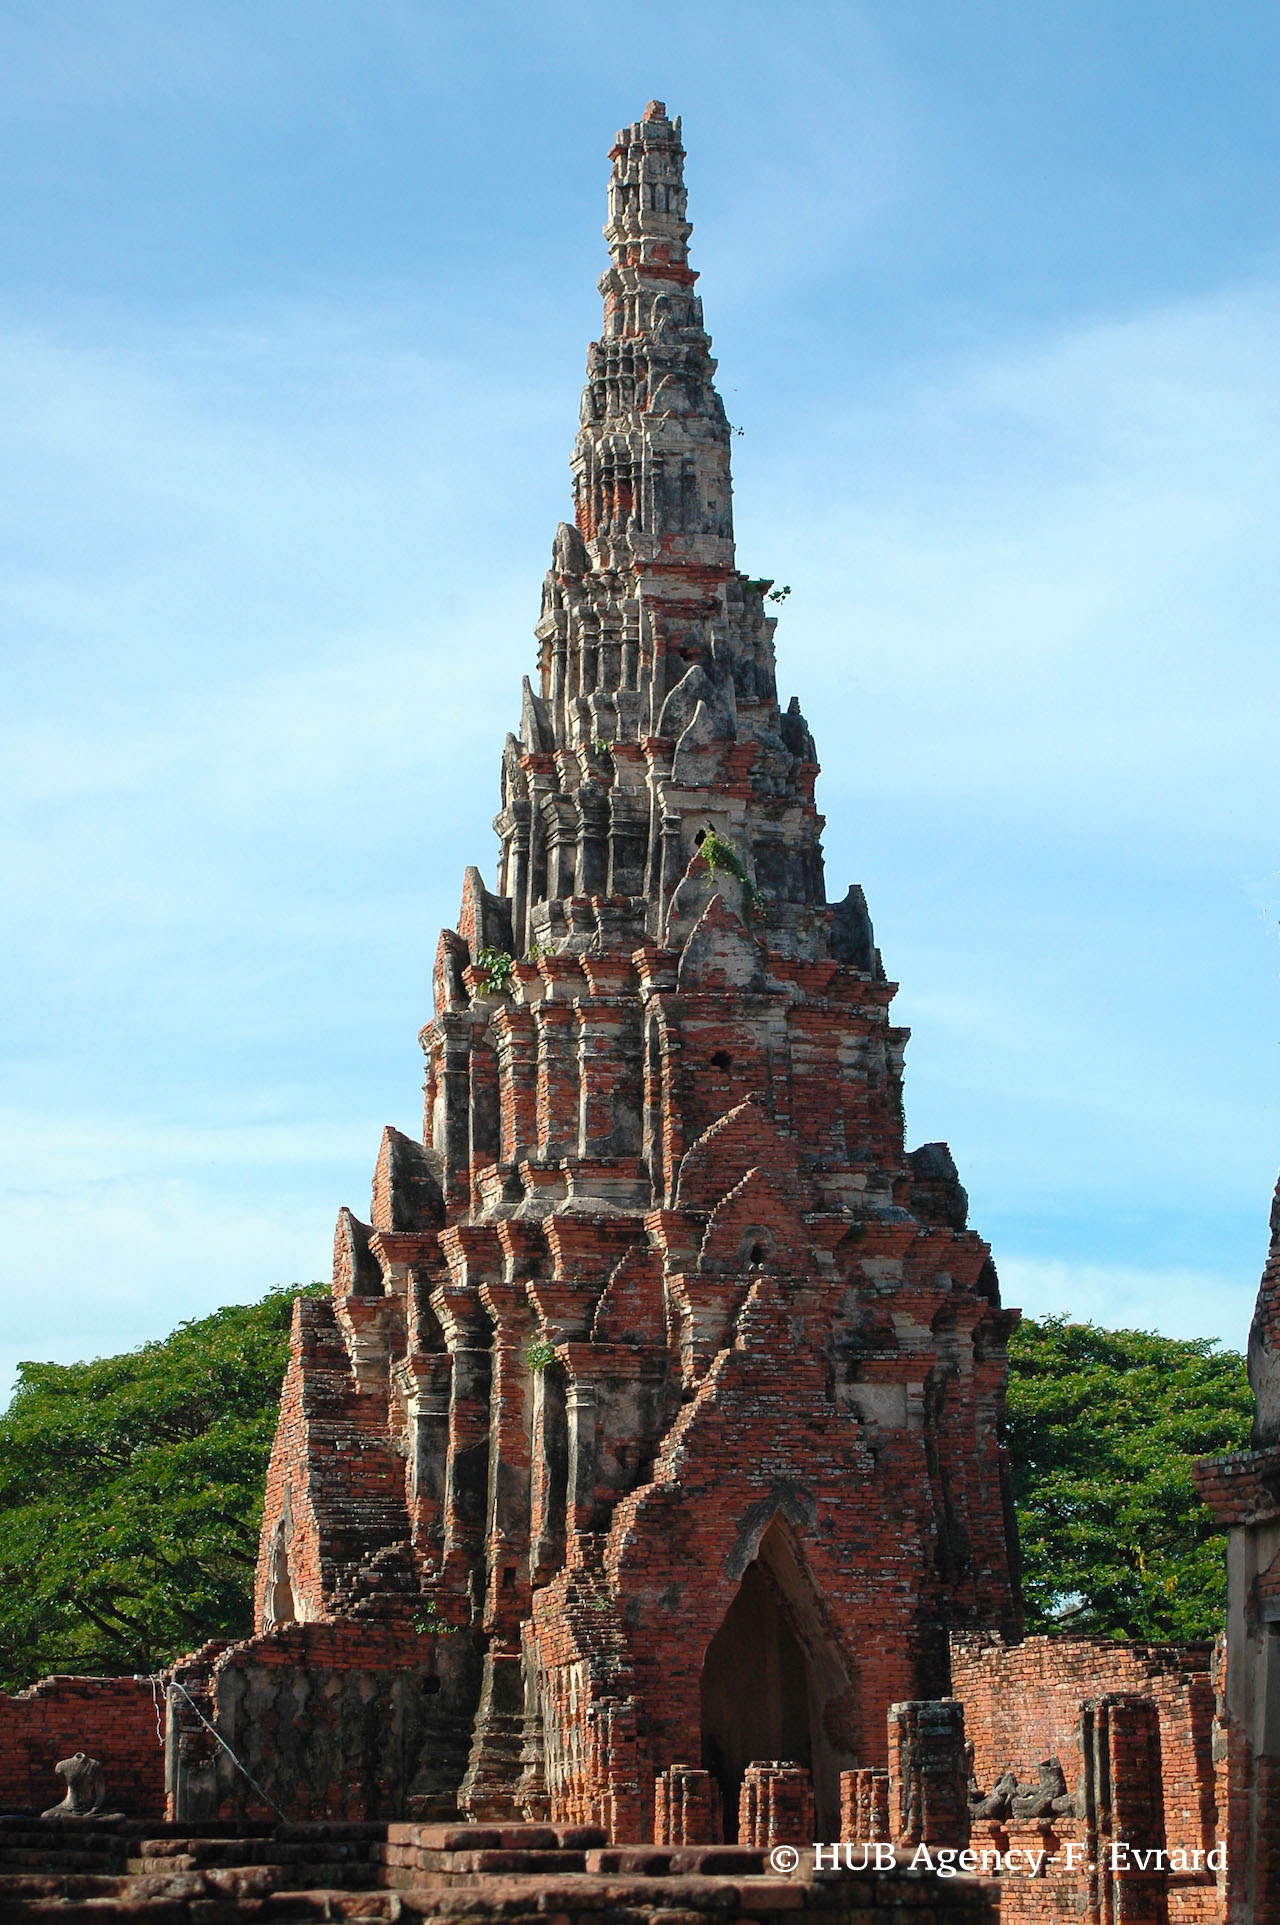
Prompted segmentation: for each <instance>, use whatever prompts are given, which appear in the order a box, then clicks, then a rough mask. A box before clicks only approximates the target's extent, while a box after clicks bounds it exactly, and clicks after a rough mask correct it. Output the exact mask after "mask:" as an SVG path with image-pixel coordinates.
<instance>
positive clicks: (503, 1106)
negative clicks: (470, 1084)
mask: <svg viewBox="0 0 1280 1925" xmlns="http://www.w3.org/2000/svg"><path fill="white" fill-rule="evenodd" d="M493 1035H494V1042H495V1044H496V1046H497V1052H498V1161H499V1162H500V1163H518V1162H519V1161H520V1159H521V1157H524V1156H527V1155H528V1154H529V1152H530V1150H531V1149H532V1148H533V1146H534V1144H535V1143H536V1142H537V1140H538V1069H537V1057H538V1042H537V1037H536V1035H535V1033H534V1022H533V1011H532V1009H530V1008H529V1007H528V1006H527V1005H526V1004H524V1003H508V1004H507V1005H506V1007H505V1008H503V1009H500V1010H499V1011H498V1012H497V1014H496V1015H495V1016H494V1019H493Z"/></svg>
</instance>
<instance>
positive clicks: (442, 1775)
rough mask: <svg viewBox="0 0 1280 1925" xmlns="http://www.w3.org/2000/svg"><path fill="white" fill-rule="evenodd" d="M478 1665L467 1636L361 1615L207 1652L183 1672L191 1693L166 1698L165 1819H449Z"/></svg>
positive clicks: (179, 1670) (179, 1674) (177, 1675)
mask: <svg viewBox="0 0 1280 1925" xmlns="http://www.w3.org/2000/svg"><path fill="white" fill-rule="evenodd" d="M477 1669H478V1667H477V1661H476V1658H475V1654H474V1651H473V1648H472V1646H471V1644H470V1641H469V1640H467V1639H464V1638H462V1637H458V1636H451V1635H448V1634H446V1635H436V1634H433V1633H432V1632H431V1631H429V1630H418V1629H416V1628H415V1627H414V1625H413V1624H411V1623H408V1622H404V1621H400V1622H398V1623H397V1622H388V1621H386V1620H382V1621H378V1620H377V1619H374V1618H368V1619H362V1618H359V1617H352V1618H348V1619H345V1620H340V1621H336V1622H330V1623H326V1624H293V1625H288V1626H284V1627H282V1628H280V1629H277V1630H274V1631H271V1632H269V1633H267V1634H266V1635H265V1636H262V1637H256V1638H249V1639H247V1640H246V1641H245V1642H244V1643H242V1644H233V1645H230V1646H226V1647H217V1646H215V1647H212V1652H211V1653H198V1654H196V1656H195V1657H194V1658H192V1659H189V1660H185V1661H184V1662H183V1663H181V1664H179V1665H177V1666H176V1667H175V1669H174V1672H173V1678H174V1681H175V1685H177V1686H181V1687H183V1688H184V1689H185V1691H186V1693H188V1694H189V1697H184V1695H183V1691H182V1690H175V1689H171V1691H170V1696H169V1720H170V1723H169V1751H170V1757H171V1759H172V1760H173V1764H172V1766H171V1773H170V1784H169V1815H170V1817H172V1818H177V1819H184V1820H195V1821H205V1820H209V1819H220V1820H230V1821H238V1820H242V1819H249V1818H251V1819H255V1820H260V1819H262V1818H270V1817H271V1816H272V1815H273V1809H274V1811H275V1812H276V1813H277V1814H278V1815H283V1816H286V1817H288V1818H290V1819H302V1820H305V1819H378V1818H402V1817H435V1816H437V1815H450V1816H451V1815H452V1814H453V1811H454V1809H455V1804H456V1789H457V1785H458V1781H459V1780H460V1778H461V1776H462V1772H463V1768H464V1766H465V1763H466V1754H467V1744H468V1740H469V1737H470V1730H471V1720H472V1718H473V1716H474V1712H475V1702H476V1692H477ZM192 1701H194V1704H193V1703H192ZM197 1707H198V1712H197ZM198 1713H203V1715H204V1717H206V1718H208V1719H210V1720H211V1721H212V1722H213V1723H215V1724H216V1726H217V1729H218V1732H219V1734H220V1736H221V1737H222V1738H223V1739H224V1740H225V1742H226V1744H227V1745H229V1746H230V1747H231V1750H232V1751H233V1752H234V1753H235V1755H236V1757H237V1758H238V1759H239V1761H240V1764H241V1765H242V1766H243V1767H244V1771H240V1770H238V1769H237V1767H236V1765H235V1764H234V1763H233V1761H232V1759H231V1758H230V1757H228V1755H227V1753H226V1751H225V1750H224V1749H223V1748H222V1746H220V1745H219V1744H218V1743H217V1742H216V1741H215V1740H214V1739H213V1737H212V1736H211V1735H210V1734H209V1733H208V1731H207V1730H206V1729H205V1728H204V1727H203V1725H202V1724H201V1722H200V1717H199V1715H198ZM245 1772H247V1773H248V1774H249V1776H248V1778H247V1777H246V1776H245ZM249 1778H252V1779H253V1780H254V1781H255V1784H256V1786H257V1787H259V1788H260V1790H261V1791H262V1792H263V1793H265V1800H264V1799H263V1798H262V1797H259V1796H258V1795H257V1792H256V1791H255V1788H254V1785H251V1784H250V1783H249Z"/></svg>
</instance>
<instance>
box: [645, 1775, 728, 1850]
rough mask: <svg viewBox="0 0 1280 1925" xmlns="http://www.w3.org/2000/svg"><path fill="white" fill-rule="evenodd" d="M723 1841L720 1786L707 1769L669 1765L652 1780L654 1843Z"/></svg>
mask: <svg viewBox="0 0 1280 1925" xmlns="http://www.w3.org/2000/svg"><path fill="white" fill-rule="evenodd" d="M723 1840H724V1820H723V1818H722V1816H721V1811H720V1787H719V1785H718V1784H717V1783H716V1781H715V1779H714V1778H713V1777H712V1776H711V1773H710V1772H709V1771H699V1770H697V1769H696V1768H695V1766H693V1765H672V1766H671V1767H670V1769H669V1770H667V1771H660V1772H659V1773H658V1776H657V1777H656V1778H655V1779H654V1781H653V1842H654V1844H655V1845H719V1844H721V1843H722V1842H723Z"/></svg>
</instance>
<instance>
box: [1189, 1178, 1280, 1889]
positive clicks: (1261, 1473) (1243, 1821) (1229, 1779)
mask: <svg viewBox="0 0 1280 1925" xmlns="http://www.w3.org/2000/svg"><path fill="white" fill-rule="evenodd" d="M1249 1382H1250V1385H1251V1386H1252V1389H1253V1394H1254V1397H1255V1398H1256V1400H1257V1413H1256V1415H1255V1417H1254V1424H1253V1436H1252V1438H1251V1440H1250V1442H1251V1444H1252V1448H1251V1449H1250V1450H1247V1451H1237V1452H1236V1453H1234V1454H1233V1455H1232V1456H1230V1457H1218V1458H1213V1459H1210V1460H1208V1461H1207V1462H1205V1463H1202V1464H1198V1465H1197V1466H1196V1482H1197V1484H1198V1486H1199V1489H1200V1494H1201V1496H1202V1497H1203V1498H1204V1500H1205V1502H1206V1503H1207V1504H1208V1505H1209V1506H1210V1508H1211V1509H1212V1510H1213V1512H1214V1515H1215V1517H1216V1519H1217V1523H1218V1527H1219V1529H1220V1530H1223V1531H1225V1532H1226V1533H1227V1544H1228V1549H1227V1582H1228V1596H1227V1628H1226V1663H1225V1666H1224V1667H1223V1671H1222V1674H1221V1676H1220V1679H1219V1687H1220V1688H1219V1696H1218V1719H1217V1729H1216V1740H1217V1749H1218V1753H1219V1760H1220V1790H1219V1796H1220V1800H1221V1802H1222V1804H1223V1805H1224V1807H1225V1816H1226V1835H1227V1845H1228V1852H1227V1869H1226V1873H1225V1877H1224V1880H1223V1884H1224V1894H1225V1900H1226V1907H1227V1917H1228V1919H1229V1920H1230V1921H1231V1925H1247V1921H1251V1920H1253V1919H1255V1918H1256V1919H1261V1918H1268V1917H1271V1916H1280V1184H1277V1186H1276V1192H1275V1196H1274V1198H1273V1200H1272V1204H1271V1242H1270V1247H1269V1249H1268V1252H1267V1261H1266V1264H1265V1267H1264V1269H1263V1272H1262V1281H1261V1283H1260V1285H1259V1287H1258V1300H1257V1306H1256V1308H1255V1310H1254V1314H1253V1323H1252V1326H1251V1328H1250V1331H1249Z"/></svg>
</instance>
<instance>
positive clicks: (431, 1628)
mask: <svg viewBox="0 0 1280 1925" xmlns="http://www.w3.org/2000/svg"><path fill="white" fill-rule="evenodd" d="M409 1622H410V1624H411V1625H412V1626H413V1628H414V1630H415V1631H416V1632H417V1633H418V1635H419V1637H424V1638H451V1637H452V1636H453V1634H454V1632H455V1631H456V1630H457V1628H458V1627H457V1625H456V1624H450V1623H449V1621H448V1619H447V1618H443V1617H441V1615H440V1607H439V1605H438V1604H437V1603H436V1601H435V1599H434V1598H433V1597H429V1598H424V1600H423V1602H422V1603H421V1604H420V1605H419V1607H418V1609H417V1610H416V1611H415V1612H414V1613H413V1614H412V1616H411V1617H410V1619H409Z"/></svg>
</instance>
